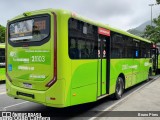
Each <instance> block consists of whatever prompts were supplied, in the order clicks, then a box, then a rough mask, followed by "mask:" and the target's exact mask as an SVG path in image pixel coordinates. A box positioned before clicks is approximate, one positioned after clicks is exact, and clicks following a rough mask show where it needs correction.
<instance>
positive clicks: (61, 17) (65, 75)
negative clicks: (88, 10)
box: [57, 12, 71, 107]
mask: <svg viewBox="0 0 160 120" xmlns="http://www.w3.org/2000/svg"><path fill="white" fill-rule="evenodd" d="M69 18H70V16H69V15H67V14H66V13H63V12H57V23H58V24H57V58H58V59H57V77H58V78H59V79H64V88H63V92H64V94H63V98H64V105H65V107H67V106H70V96H71V95H70V93H71V59H70V58H69V54H68V19H69Z"/></svg>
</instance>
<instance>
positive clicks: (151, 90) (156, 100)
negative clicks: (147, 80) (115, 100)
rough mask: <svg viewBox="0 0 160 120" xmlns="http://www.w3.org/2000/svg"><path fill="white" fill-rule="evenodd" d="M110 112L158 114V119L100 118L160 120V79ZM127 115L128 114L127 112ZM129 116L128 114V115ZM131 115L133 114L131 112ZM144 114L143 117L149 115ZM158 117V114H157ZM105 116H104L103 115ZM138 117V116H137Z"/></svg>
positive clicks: (141, 119)
mask: <svg viewBox="0 0 160 120" xmlns="http://www.w3.org/2000/svg"><path fill="white" fill-rule="evenodd" d="M109 111H147V112H146V113H147V114H150V113H154V111H159V112H158V117H105V118H104V117H103V118H102V117H99V118H96V119H105V120H160V78H158V79H156V80H154V81H153V82H152V83H151V84H148V85H146V86H145V87H143V88H142V89H140V90H138V91H137V92H135V93H134V94H132V95H131V96H129V97H128V98H126V99H125V100H124V101H122V102H120V103H119V104H118V105H116V106H115V107H114V108H112V109H111V110H109ZM126 113H127V112H126ZM127 114H128V113H127ZM129 114H132V113H131V112H130V113H129ZM147 114H143V112H142V115H147ZM155 115H157V114H155ZM102 116H103V115H102ZM137 116H138V114H137Z"/></svg>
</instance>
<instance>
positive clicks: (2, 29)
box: [0, 25, 5, 43]
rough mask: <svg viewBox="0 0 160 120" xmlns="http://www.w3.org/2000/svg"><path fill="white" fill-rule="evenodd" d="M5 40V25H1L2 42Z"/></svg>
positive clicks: (0, 39) (0, 38) (0, 37)
mask: <svg viewBox="0 0 160 120" xmlns="http://www.w3.org/2000/svg"><path fill="white" fill-rule="evenodd" d="M4 42H5V27H3V26H1V25H0V43H4Z"/></svg>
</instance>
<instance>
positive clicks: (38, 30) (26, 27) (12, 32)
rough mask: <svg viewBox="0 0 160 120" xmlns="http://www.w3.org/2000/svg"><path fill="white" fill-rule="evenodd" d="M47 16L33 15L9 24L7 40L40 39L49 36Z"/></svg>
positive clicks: (33, 40)
mask: <svg viewBox="0 0 160 120" xmlns="http://www.w3.org/2000/svg"><path fill="white" fill-rule="evenodd" d="M49 31H50V29H49V16H43V17H34V18H31V19H26V20H22V21H17V22H13V23H11V24H10V25H9V42H10V43H13V44H14V43H21V42H22V43H23V42H36V41H42V40H44V39H45V38H47V37H48V36H49Z"/></svg>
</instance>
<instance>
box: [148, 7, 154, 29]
mask: <svg viewBox="0 0 160 120" xmlns="http://www.w3.org/2000/svg"><path fill="white" fill-rule="evenodd" d="M154 5H155V4H149V6H150V7H151V26H152V7H153V6H154Z"/></svg>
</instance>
